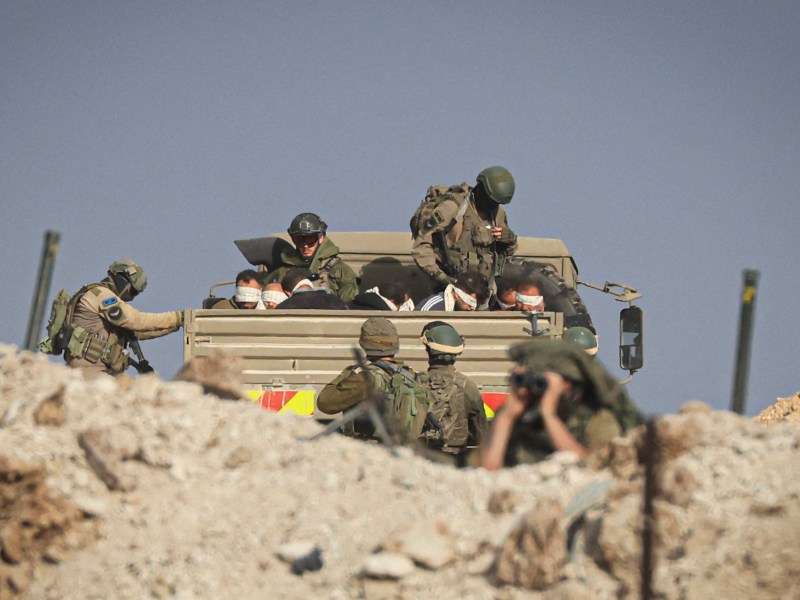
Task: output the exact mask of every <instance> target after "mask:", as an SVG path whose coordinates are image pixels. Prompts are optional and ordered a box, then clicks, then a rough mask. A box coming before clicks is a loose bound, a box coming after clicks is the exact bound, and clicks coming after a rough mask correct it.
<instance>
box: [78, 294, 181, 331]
mask: <svg viewBox="0 0 800 600" xmlns="http://www.w3.org/2000/svg"><path fill="white" fill-rule="evenodd" d="M91 292H94V293H95V294H96V296H97V300H98V301H99V303H100V313H99V314H100V318H101V319H103V320H104V321H106V322H108V323H110V324H111V325H113V326H115V327H119V328H121V329H127V330H128V331H132V332H134V333H136V336H137V337H138V338H139V339H147V338H154V337H160V336H162V335H167V334H168V333H172V332H174V331H177V330H178V329H180V327H181V325H183V312H181V311H179V310H175V311H171V312H162V313H146V312H141V311H139V310H136V309H135V308H133V307H132V306H131V305H130V304H128V303H126V302H123V301H122V299H120V298H119V297H118V296H117V295H116V294H114V293H113V292H112V291H111V290H109V289H107V288H94V289H93V290H91ZM91 292H90V293H91Z"/></svg>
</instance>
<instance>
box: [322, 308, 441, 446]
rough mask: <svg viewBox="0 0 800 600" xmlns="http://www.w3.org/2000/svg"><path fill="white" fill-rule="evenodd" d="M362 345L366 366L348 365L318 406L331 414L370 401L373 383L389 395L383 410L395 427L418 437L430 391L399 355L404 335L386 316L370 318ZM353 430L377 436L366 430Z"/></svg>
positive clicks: (363, 329)
mask: <svg viewBox="0 0 800 600" xmlns="http://www.w3.org/2000/svg"><path fill="white" fill-rule="evenodd" d="M358 344H359V346H361V348H362V349H363V350H364V352H365V354H366V355H367V365H366V369H365V370H362V369H361V367H359V366H358V365H352V366H349V367H347V368H346V369H345V370H344V371H342V372H341V373H340V374H339V375H338V376H337V377H336V379H334V380H333V381H331V382H330V383H328V384H327V385H326V386H325V387H324V388H323V390H322V392H320V394H319V397H318V398H317V408H319V410H321V411H322V412H324V413H326V414H329V415H333V414H336V413H338V412H341V411H344V410H347V409H348V408H350V407H352V406H355V405H356V404H358V403H359V402H363V401H364V400H366V399H367V398H368V397H369V395H370V386H373V389H374V390H377V391H379V392H380V393H382V395H383V396H384V397H385V400H386V402H387V405H386V406H384V407H382V408H383V410H382V412H383V413H384V414H385V415H387V416H388V417H389V420H390V423H391V425H392V428H393V429H394V430H395V431H396V432H397V433H398V434H399V435H400V436H401V437H403V438H404V439H405V440H406V441H409V440H412V439H416V438H418V437H419V436H420V435H421V433H422V431H423V428H424V426H425V418H426V417H427V414H428V405H429V400H428V393H427V391H426V390H425V389H424V388H422V387H421V386H420V385H419V384H418V383H417V375H416V373H415V372H414V371H413V370H412V369H411V368H410V367H408V366H406V365H404V364H403V363H402V362H401V361H399V360H397V359H396V358H395V355H396V354H397V352H398V351H399V350H400V338H399V337H398V335H397V329H396V328H395V326H394V324H393V323H392V322H391V321H390V320H389V319H386V318H383V317H372V318H370V319H367V320H366V321H364V323H363V324H362V325H361V335H360V336H359V338H358ZM357 426H363V425H359V424H357ZM350 433H351V434H353V433H360V434H362V435H364V434H366V435H373V432H372V431H371V430H366V431H365V430H363V429H359V430H356V432H350Z"/></svg>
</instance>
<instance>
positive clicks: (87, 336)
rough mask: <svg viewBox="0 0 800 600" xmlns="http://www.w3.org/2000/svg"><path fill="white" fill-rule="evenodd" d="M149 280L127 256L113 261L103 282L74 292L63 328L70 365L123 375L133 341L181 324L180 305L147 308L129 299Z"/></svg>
mask: <svg viewBox="0 0 800 600" xmlns="http://www.w3.org/2000/svg"><path fill="white" fill-rule="evenodd" d="M146 286H147V276H146V275H145V272H144V270H143V269H142V268H141V267H140V266H139V265H138V264H136V263H135V262H133V261H132V260H127V259H122V260H116V261H114V262H113V263H111V266H109V267H108V276H107V277H106V278H105V279H103V280H102V281H101V282H100V283H90V284H89V285H86V286H84V287H82V288H81V289H80V290H79V291H78V293H77V294H75V296H73V297H72V299H71V300H70V303H69V307H68V309H67V317H66V320H65V325H64V328H62V331H64V334H65V335H64V347H65V351H64V359H65V360H66V362H67V364H68V365H69V366H70V367H74V368H81V369H88V370H90V371H93V372H103V371H104V372H106V373H110V374H111V375H118V374H120V373H122V372H123V371H124V370H125V369H126V368H127V367H128V362H129V359H128V351H127V349H126V348H127V345H128V344H129V343H131V342H136V340H144V339H151V338H157V337H161V336H162V335H167V334H168V333H172V332H173V331H177V330H178V329H180V327H181V326H182V325H183V312H181V311H177V310H176V311H172V312H163V313H145V312H139V311H138V310H136V309H135V308H133V307H132V306H131V305H130V304H128V302H130V301H131V300H132V299H133V298H135V297H136V296H137V295H138V294H140V293H141V292H143V291H144V289H145V287H146ZM136 343H138V342H136Z"/></svg>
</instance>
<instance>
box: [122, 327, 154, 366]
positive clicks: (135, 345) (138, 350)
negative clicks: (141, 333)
mask: <svg viewBox="0 0 800 600" xmlns="http://www.w3.org/2000/svg"><path fill="white" fill-rule="evenodd" d="M126 341H127V342H128V346H130V348H131V350H133V353H134V354H135V355H136V358H137V359H138V360H133V359H132V358H130V357H129V358H128V362H129V363H130V364H131V366H133V368H134V369H136V372H137V373H139V375H146V374H147V373H152V372H154V371H155V369H154V368H153V367H151V366H150V362H149V361H148V360H147V359H146V358H145V357H144V353H143V352H142V347H141V346H140V345H139V340H137V339H136V338H135V337H134V336H129V337H128V338H126Z"/></svg>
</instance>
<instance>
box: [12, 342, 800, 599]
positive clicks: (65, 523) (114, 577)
mask: <svg viewBox="0 0 800 600" xmlns="http://www.w3.org/2000/svg"><path fill="white" fill-rule="evenodd" d="M206 389H208V388H206ZM798 414H800V396H794V397H791V398H785V399H780V400H778V402H776V404H775V405H774V406H773V407H771V408H770V409H768V410H767V411H764V413H762V415H760V416H759V418H757V419H756V420H752V419H746V418H742V417H738V416H735V415H733V414H729V413H724V412H712V411H711V410H710V409H709V408H708V407H706V406H704V405H702V404H698V403H693V404H691V405H687V406H685V407H684V410H683V411H682V413H681V414H679V415H670V416H667V417H664V418H662V419H660V420H659V421H658V423H657V432H658V434H659V448H660V453H659V455H660V469H659V485H658V490H657V496H656V499H655V514H656V543H655V550H654V551H655V568H654V571H653V579H654V583H653V585H654V588H655V590H656V595H657V597H663V598H708V597H717V598H726V599H727V598H754V597H757V598H787V599H788V598H798V597H800V561H798V560H797V556H799V555H800V502H798V499H800V476H798V475H800V472H799V470H800V468H799V467H798V465H800V428H798V426H797V422H798V420H799V419H798ZM318 430H319V426H318V425H317V424H316V423H314V422H312V421H309V420H304V419H301V418H292V417H286V416H277V415H275V414H272V413H269V412H267V411H264V410H262V409H260V408H258V407H256V406H255V405H252V404H250V403H248V402H246V401H230V400H221V399H219V398H218V397H217V396H215V395H210V394H206V393H204V392H203V388H202V387H201V386H200V385H198V384H195V383H189V382H164V381H161V380H159V379H158V378H156V377H155V376H145V377H139V378H137V379H135V380H128V379H121V380H114V379H111V378H109V377H105V376H103V377H100V378H97V379H94V380H86V379H84V377H83V375H82V374H81V373H80V372H77V371H71V370H68V369H66V368H63V367H60V366H55V365H52V364H50V363H49V362H48V361H47V360H46V359H45V358H44V357H42V356H37V355H32V354H29V353H26V352H19V351H18V350H17V349H16V348H14V347H12V346H0V598H52V599H61V598H64V599H70V598H76V599H77V598H81V599H84V598H136V599H139V598H148V597H152V598H180V599H193V598H197V599H200V598H215V599H216V598H332V599H340V598H341V599H345V598H370V599H372V598H429V597H436V598H440V599H449V598H459V599H461V598H465V599H469V598H476V599H477V598H501V599H502V598H509V599H512V598H564V599H566V598H570V599H572V598H578V599H581V598H587V599H589V598H618V597H638V596H639V585H640V574H639V573H640V571H639V569H640V564H641V555H642V551H641V548H642V546H641V524H642V516H641V507H642V490H643V475H642V467H641V465H640V464H639V461H638V458H637V457H638V456H639V452H638V449H639V448H640V445H641V443H640V442H641V440H640V437H641V433H636V434H634V435H632V436H630V437H629V438H627V439H621V440H618V441H617V442H616V443H615V444H614V445H613V446H612V447H611V448H609V449H608V450H607V451H605V452H602V453H600V454H598V455H595V456H592V457H590V458H589V459H587V460H586V461H584V462H580V461H577V460H576V459H575V458H574V457H573V456H572V455H568V454H558V455H555V456H554V457H553V458H552V459H551V460H548V461H546V462H544V463H541V464H539V465H536V466H526V467H518V468H515V469H509V470H505V471H502V472H498V473H488V472H485V471H482V470H455V469H453V468H451V467H447V466H445V465H440V464H434V463H432V462H430V461H427V460H425V459H423V458H420V457H418V456H416V455H414V454H413V453H411V452H410V451H407V450H403V451H401V452H400V453H399V454H398V455H397V456H393V455H392V454H390V453H389V452H388V451H387V450H386V449H384V448H383V447H380V446H377V445H373V444H365V443H362V442H357V441H353V440H349V439H346V438H343V437H341V436H330V437H327V438H323V439H320V440H317V441H313V442H309V441H304V440H303V439H302V438H304V437H306V436H309V435H312V434H314V433H315V432H317V431H318Z"/></svg>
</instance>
